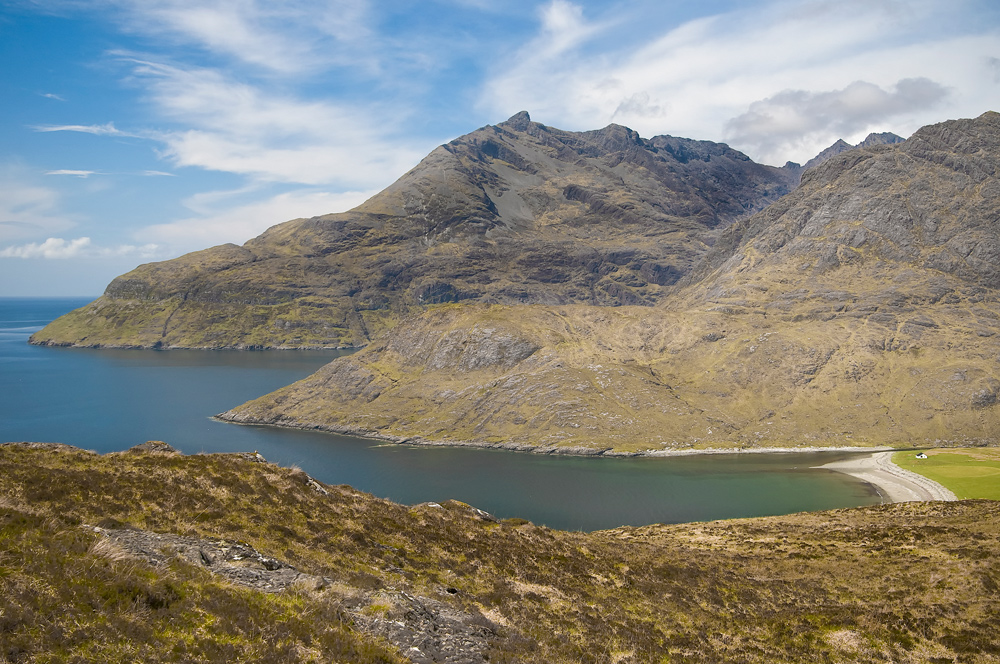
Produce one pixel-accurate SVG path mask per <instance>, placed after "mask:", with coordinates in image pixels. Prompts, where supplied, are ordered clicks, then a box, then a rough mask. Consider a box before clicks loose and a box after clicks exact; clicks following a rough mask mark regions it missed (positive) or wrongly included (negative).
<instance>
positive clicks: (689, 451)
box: [213, 410, 895, 458]
mask: <svg viewBox="0 0 1000 664" xmlns="http://www.w3.org/2000/svg"><path fill="white" fill-rule="evenodd" d="M213 419H216V420H219V421H220V422H227V423H229V424H241V425H245V426H262V427H278V428H282V429H300V430H303V431H322V432H325V433H334V434H338V435H341V436H353V437H356V438H366V439H368V440H377V441H380V442H384V443H392V444H395V445H421V446H427V447H475V448H479V449H489V450H506V451H508V452H529V453H531V454H549V455H553V456H587V457H611V458H634V457H671V456H691V455H696V454H698V455H700V454H783V453H787V454H793V453H803V452H859V453H863V452H884V451H887V450H893V449H895V448H893V447H890V446H886V445H883V446H868V447H864V446H840V445H825V446H816V447H813V446H801V447H705V448H695V447H691V448H680V449H678V448H666V449H647V450H636V451H623V450H616V449H614V448H613V447H604V448H601V447H584V446H579V445H577V446H564V447H559V446H554V445H527V444H524V443H514V442H497V443H491V442H487V441H480V440H453V439H448V438H444V439H438V440H428V439H426V438H423V437H421V436H394V435H392V434H385V433H381V432H378V431H371V430H368V429H359V428H355V427H346V426H337V425H329V424H312V423H309V422H296V421H278V420H273V421H263V420H259V419H255V418H252V417H248V416H247V415H246V414H244V413H238V412H236V411H233V410H230V411H226V412H224V413H219V414H218V415H215V416H213Z"/></svg>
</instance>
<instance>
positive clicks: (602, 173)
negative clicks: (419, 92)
mask: <svg viewBox="0 0 1000 664" xmlns="http://www.w3.org/2000/svg"><path fill="white" fill-rule="evenodd" d="M798 177H799V169H798V167H791V166H790V167H787V168H774V167H770V166H763V165H760V164H756V163H754V162H753V161H751V160H750V159H749V158H748V157H746V156H745V155H743V154H742V153H740V152H737V151H735V150H732V149H731V148H729V147H728V146H726V145H724V144H719V143H711V142H708V141H694V140H689V139H683V138H675V137H671V136H656V137H654V138H652V139H648V140H647V139H643V138H641V137H639V135H638V134H636V133H635V132H634V131H632V130H630V129H628V128H626V127H622V126H619V125H609V126H608V127H605V128H604V129H601V130H598V131H587V132H567V131H561V130H558V129H553V128H550V127H546V126H545V125H542V124H539V123H536V122H532V121H531V119H530V117H529V116H528V114H527V113H525V112H521V113H518V114H517V115H515V116H513V117H512V118H510V119H509V120H507V121H506V122H502V123H500V124H498V125H496V126H486V127H483V128H482V129H478V130H476V131H474V132H472V133H471V134H468V135H466V136H463V137H461V138H458V139H456V140H454V141H452V142H450V143H448V144H446V145H443V146H441V147H439V148H437V149H436V150H434V151H433V152H431V154H429V155H428V156H427V157H426V158H425V159H424V160H423V161H421V162H420V164H418V165H417V166H416V167H415V168H413V169H412V170H411V171H410V172H408V173H406V174H405V175H403V176H402V177H401V178H400V179H399V180H398V181H396V182H395V183H394V184H393V185H391V186H390V187H388V188H387V189H386V190H384V191H382V192H381V193H379V194H378V195H376V196H374V197H373V198H371V199H370V200H368V201H367V202H365V203H364V204H362V205H360V206H358V207H357V208H355V209H354V210H351V211H350V212H346V213H341V214H331V215H324V216H320V217H314V218H311V219H297V220H293V221H289V222H286V223H284V224H279V225H277V226H274V227H272V228H270V229H269V230H268V231H267V232H265V233H264V234H262V235H261V236H259V237H257V238H255V239H253V240H250V241H249V242H247V243H246V244H245V245H243V246H242V247H240V246H236V245H232V244H228V245H223V246H219V247H214V248H212V249H207V250H205V251H199V252H195V253H192V254H188V255H186V256H182V257H180V258H177V259H174V260H170V261H165V262H162V263H152V264H148V265H143V266H140V267H138V268H136V269H135V270H133V271H132V272H130V273H128V274H125V275H123V276H120V277H118V278H117V279H115V280H114V281H112V283H111V284H110V285H109V286H108V288H107V290H106V291H105V293H104V295H103V296H102V297H101V298H99V299H97V300H96V301H94V302H93V303H91V304H89V305H87V306H85V307H83V308H82V309H79V310H77V311H75V312H72V313H70V314H67V315H66V316H64V317H62V318H60V319H59V320H57V321H55V322H53V323H52V324H51V325H49V326H48V327H47V328H45V329H44V330H42V331H40V332H39V333H37V334H35V335H34V336H33V337H32V341H33V343H39V344H52V345H79V346H128V347H154V348H171V347H207V348H246V347H267V348H270V347H282V348H287V347H325V346H355V345H361V344H364V343H367V342H368V341H369V340H370V339H371V338H373V337H374V336H376V335H377V334H378V333H379V332H380V331H382V330H384V329H386V328H389V327H392V326H393V325H395V324H396V323H397V322H398V321H399V320H400V318H401V317H404V316H406V315H408V314H409V313H411V312H413V311H417V310H419V309H420V308H421V307H425V306H429V305H435V304H440V303H448V302H458V301H462V302H484V303H501V304H517V303H546V304H566V303H587V304H594V305H613V306H616V305H623V304H640V305H651V304H655V303H657V302H660V301H662V300H663V299H664V297H665V296H666V294H667V293H669V292H670V290H671V287H672V285H673V284H674V283H675V282H676V281H677V280H678V279H679V278H680V277H681V276H682V275H684V274H685V273H686V272H687V271H688V270H689V269H690V268H691V267H692V266H693V265H694V264H695V263H696V262H697V261H698V260H699V259H700V258H701V257H702V256H703V255H704V254H705V253H706V252H707V251H708V248H709V247H710V246H711V244H712V243H713V242H714V240H715V238H716V237H717V236H718V234H719V233H720V232H721V231H722V230H723V229H724V228H725V227H726V226H728V225H729V224H731V223H733V222H734V221H736V220H738V219H742V218H744V217H746V216H749V215H750V214H752V213H754V212H757V211H759V210H761V209H763V208H764V207H766V206H767V205H768V204H769V203H771V202H773V201H775V200H777V199H778V198H780V197H781V196H782V195H784V194H785V193H787V192H788V191H790V190H791V189H792V188H793V187H794V186H795V185H796V184H797V182H798Z"/></svg>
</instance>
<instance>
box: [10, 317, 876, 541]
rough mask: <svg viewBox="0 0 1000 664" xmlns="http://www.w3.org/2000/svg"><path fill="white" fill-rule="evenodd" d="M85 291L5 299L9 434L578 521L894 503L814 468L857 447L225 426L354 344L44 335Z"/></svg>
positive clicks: (609, 523)
mask: <svg viewBox="0 0 1000 664" xmlns="http://www.w3.org/2000/svg"><path fill="white" fill-rule="evenodd" d="M86 302H87V300H86V299H81V298H61V299H57V298H52V299H48V298H46V299H38V298H31V299H28V298H24V299H22V298H0V442H9V441H39V442H59V443H67V444H70V445H75V446H78V447H82V448H85V449H90V450H95V451H97V452H101V453H105V452H111V451H117V450H123V449H127V448H129V447H131V446H133V445H136V444H138V443H142V442H144V441H146V440H163V441H166V442H167V443H169V444H170V445H173V446H174V447H175V448H177V449H179V450H181V451H183V452H185V453H187V454H195V453H199V452H236V451H254V450H257V451H259V452H260V453H261V454H263V455H264V456H265V457H266V458H267V459H268V460H269V461H273V462H276V463H279V464H281V465H284V466H291V465H297V466H299V467H300V468H302V469H303V470H305V471H306V472H307V473H309V474H310V475H312V476H314V477H316V478H317V479H319V480H321V481H323V482H326V483H329V484H350V485H352V486H354V487H355V488H358V489H361V490H363V491H368V492H371V493H374V494H376V495H378V496H382V497H386V498H391V499H393V500H396V501H399V502H402V503H406V504H413V503H418V502H424V501H442V500H446V499H449V498H454V499H457V500H462V501H464V502H467V503H469V504H471V505H474V506H476V507H479V508H480V509H484V510H487V511H489V512H491V513H493V514H495V515H497V516H500V517H515V516H516V517H521V518H525V519H529V520H531V521H533V522H535V523H538V524H545V525H548V526H551V527H554V528H563V529H571V530H596V529H601V528H611V527H615V526H619V525H626V524H628V525H645V524H650V523H678V522H687V521H705V520H712V519H725V518H735V517H744V516H765V515H775V514H788V513H791V512H798V511H811V510H822V509H832V508H837V507H852V506H858V505H867V504H874V503H878V502H880V499H879V497H878V496H877V495H876V494H875V493H874V491H873V490H872V488H871V487H870V486H868V485H866V484H863V483H861V482H858V481H856V480H853V479H852V478H850V477H847V476H846V475H842V474H839V473H834V472H830V471H824V470H817V469H813V468H811V467H812V466H817V465H820V464H823V463H826V462H828V461H832V460H834V459H839V458H845V457H846V456H849V455H844V454H834V453H812V454H743V455H739V454H731V455H708V456H690V457H672V458H639V459H591V458H574V457H551V456H544V455H533V454H525V453H516V452H505V451H498V450H479V449H467V448H439V447H415V446H403V445H387V444H383V443H379V442H374V441H370V440H365V439H360V438H352V437H346V436H337V435H333V434H324V433H314V432H306V431H293V430H283V429H277V428H273V427H250V426H238V425H233V424H226V423H223V422H217V421H215V420H213V419H211V417H212V415H214V414H216V413H220V412H222V411H224V410H228V409H229V408H232V407H233V406H236V405H238V404H240V403H243V402H244V401H248V400H250V399H253V398H255V397H258V396H260V395H262V394H265V393H267V392H269V391H271V390H274V389H277V388H279V387H282V386H284V385H287V384H289V383H291V382H293V381H295V380H298V379H300V378H304V377H305V376H307V375H309V374H310V373H312V372H313V371H315V370H316V369H318V368H319V367H320V366H322V365H323V364H325V363H327V362H329V361H331V360H332V359H333V358H334V357H336V356H337V355H338V354H339V352H338V351H180V350H171V351H151V350H93V349H82V348H49V347H38V346H31V345H29V344H28V343H27V342H28V337H29V336H30V335H31V333H32V332H35V331H36V330H39V329H41V328H42V327H43V326H44V325H45V324H46V323H48V322H49V321H51V320H53V319H54V318H56V317H58V316H59V315H61V314H63V313H66V312H67V311H70V310H72V309H74V308H77V307H80V306H83V305H84V304H86Z"/></svg>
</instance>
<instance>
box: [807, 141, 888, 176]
mask: <svg viewBox="0 0 1000 664" xmlns="http://www.w3.org/2000/svg"><path fill="white" fill-rule="evenodd" d="M905 140H906V139H904V138H903V137H902V136H897V135H896V134H893V133H892V132H889V131H884V132H880V133H875V132H872V133H870V134H868V136H866V137H865V139H864V140H863V141H861V142H860V143H858V144H857V145H851V144H850V143H848V142H847V141H845V140H844V139H842V138H838V139H837V141H836V142H835V143H834V144H833V145H831V146H830V147H828V148H827V149H825V150H823V151H822V152H820V153H819V154H818V155H816V156H815V157H813V158H812V159H810V160H809V161H807V162H806V165H805V166H803V167H802V169H803V170H808V169H810V168H813V167H814V166H819V165H820V164H822V163H823V162H824V161H827V160H828V159H830V158H832V157H836V156H837V155H838V154H840V153H842V152H847V151H848V150H853V149H855V148H867V147H871V146H873V145H895V144H896V143H902V142H903V141H905Z"/></svg>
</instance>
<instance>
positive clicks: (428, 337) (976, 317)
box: [223, 113, 1000, 452]
mask: <svg viewBox="0 0 1000 664" xmlns="http://www.w3.org/2000/svg"><path fill="white" fill-rule="evenodd" d="M998 173H1000V115H998V114H996V113H987V114H985V115H983V116H981V117H980V118H977V119H975V120H962V121H953V122H946V123H942V124H940V125H934V126H931V127H926V128H924V129H921V130H920V131H919V132H917V133H916V134H915V135H914V136H913V137H912V138H911V139H910V140H908V141H907V142H905V143H902V144H899V145H896V146H873V147H869V148H865V149H860V150H855V151H851V152H846V153H843V154H840V155H838V156H835V157H833V158H831V159H830V160H829V161H827V162H826V163H825V164H823V165H822V166H819V167H817V168H816V169H814V170H812V171H809V172H807V173H806V175H805V177H804V178H803V182H802V184H801V186H800V187H799V188H798V189H797V190H796V191H795V192H793V193H791V194H789V195H788V196H786V197H784V198H783V199H781V200H780V201H778V202H777V203H774V204H773V205H771V206H770V207H768V208H767V209H765V210H764V211H763V212H761V213H759V214H757V215H755V216H753V217H751V218H750V219H748V220H745V221H741V222H737V223H736V224H734V225H732V226H730V227H729V228H727V229H726V230H725V231H724V233H723V234H722V236H721V237H720V239H719V241H718V242H717V243H716V245H715V246H714V247H713V248H712V250H711V252H710V253H709V254H708V255H707V257H706V260H705V261H704V262H703V263H702V264H701V265H699V266H698V267H696V268H695V269H693V270H692V271H691V272H689V273H688V275H687V276H686V277H685V278H684V282H683V283H684V286H685V287H684V288H683V289H682V290H680V291H679V292H678V293H676V294H675V295H674V296H673V297H672V298H671V300H670V301H669V302H667V303H665V304H664V305H661V306H660V307H657V308H638V307H620V308H614V309H609V308H597V307H587V306H563V307H541V306H521V307H496V306H494V307H486V306H481V305H480V306H476V307H444V308H441V309H439V310H437V311H433V312H428V313H426V314H424V315H422V316H420V317H415V318H412V319H408V320H407V321H406V322H405V324H403V325H400V326H399V327H397V328H396V329H395V330H394V331H392V332H391V333H389V334H387V335H386V336H385V337H383V338H382V339H380V340H378V341H377V342H376V343H374V344H372V345H371V346H370V347H368V348H367V349H365V350H364V351H362V352H361V353H358V354H356V355H353V356H351V357H348V358H340V359H338V360H337V361H335V362H334V363H332V364H331V365H329V366H328V367H325V368H324V369H322V370H320V371H319V372H317V373H316V374H315V375H314V376H312V377H310V378H307V379H305V380H304V381H301V382H299V383H297V384H295V385H292V386H289V387H287V388H284V389H282V390H279V391H277V392H275V393H273V394H271V395H267V396H264V397H261V398H260V399H257V400H255V401H252V402H250V403H248V404H245V405H243V406H240V407H238V408H236V409H234V410H232V411H230V412H228V413H225V414H224V415H223V418H224V419H230V420H233V421H239V422H249V423H265V424H280V425H285V426H302V427H316V428H325V429H330V430H335V431H352V432H357V433H365V434H368V435H382V436H388V437H394V438H413V437H417V438H419V439H420V440H421V441H423V442H435V441H440V442H471V443H473V444H481V445H501V446H509V447H516V448H518V449H534V450H538V451H573V452H599V451H603V450H607V449H611V450H613V451H615V452H633V451H640V450H660V449H684V448H690V447H734V446H736V447H744V448H745V447H756V446H762V447H773V446H793V445H806V446H825V445H876V444H895V445H909V444H920V445H924V444H943V445H949V444H951V445H953V444H976V445H979V444H993V445H995V444H998V443H1000V439H998V437H997V432H998V431H1000V407H998V406H997V401H998V399H1000V365H998V357H1000V336H998V335H997V329H998V326H1000V325H998V324H1000V306H998V301H1000V300H998V296H1000V290H998V288H1000V227H998V226H997V219H998V218H1000V179H998Z"/></svg>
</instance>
